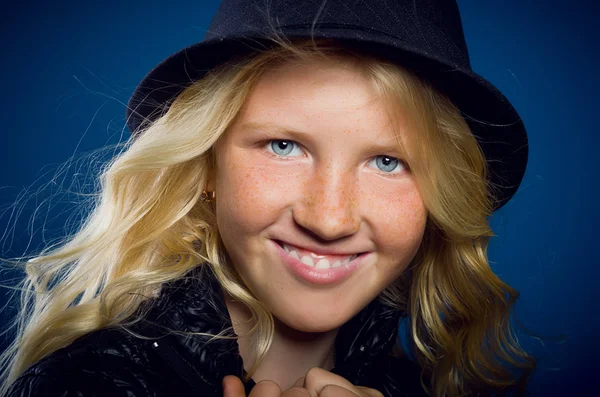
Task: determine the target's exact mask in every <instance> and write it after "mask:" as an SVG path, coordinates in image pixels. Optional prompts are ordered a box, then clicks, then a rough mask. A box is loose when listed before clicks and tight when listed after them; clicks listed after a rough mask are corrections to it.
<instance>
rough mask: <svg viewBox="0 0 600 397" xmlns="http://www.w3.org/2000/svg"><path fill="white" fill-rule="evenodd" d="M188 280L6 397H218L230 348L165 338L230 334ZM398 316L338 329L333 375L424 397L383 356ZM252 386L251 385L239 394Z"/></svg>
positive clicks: (47, 363)
mask: <svg viewBox="0 0 600 397" xmlns="http://www.w3.org/2000/svg"><path fill="white" fill-rule="evenodd" d="M198 269H199V268H198ZM190 276H191V277H184V278H182V279H180V280H177V281H175V282H173V283H170V284H166V285H165V286H163V288H162V290H161V293H160V296H159V297H157V298H153V299H152V300H154V301H155V302H152V300H151V301H148V302H149V303H155V304H154V305H151V306H150V309H149V311H148V313H147V314H146V315H145V316H144V320H143V321H141V322H139V323H136V324H134V325H132V326H129V327H127V328H122V327H112V328H105V329H101V330H98V331H94V332H91V333H89V334H87V335H85V336H83V337H81V338H79V339H77V340H75V341H74V342H73V343H72V344H70V345H68V346H67V347H65V348H62V349H60V350H58V351H56V352H54V353H52V354H50V355H49V356H47V357H45V358H43V359H42V360H40V361H39V362H37V363H36V364H34V365H33V366H31V367H30V368H29V369H28V370H27V371H25V372H24V373H23V374H22V375H21V376H20V377H19V378H18V379H17V380H16V381H15V382H14V383H13V384H12V386H11V388H10V390H9V392H8V395H7V396H8V397H17V396H28V397H33V396H48V397H53V396H57V397H58V396H61V397H71V396H78V397H91V396H113V397H119V396H127V397H138V396H139V397H141V396H144V397H148V396H154V397H162V396H165V397H166V396H168V397H175V396H182V397H184V396H185V397H192V396H194V397H195V396H202V397H222V396H223V390H222V387H221V381H222V379H223V377H224V376H225V375H229V374H233V375H237V376H239V377H240V378H241V376H242V375H243V374H244V373H245V372H244V367H243V362H242V359H241V357H240V355H239V350H238V346H237V343H236V341H235V340H226V339H218V340H215V341H213V342H211V343H207V344H205V342H206V341H207V339H208V338H207V337H200V336H185V335H179V334H173V333H171V334H166V331H165V330H164V329H165V328H168V329H172V330H176V331H192V332H205V333H210V334H217V333H219V332H220V331H222V330H224V329H226V328H228V327H229V326H231V320H230V318H229V315H228V312H227V308H226V306H225V301H224V298H223V293H222V290H221V288H220V286H219V284H218V283H217V281H216V279H215V278H214V276H212V275H210V272H204V271H198V270H194V271H192V272H190ZM207 298H212V299H207ZM211 301H214V303H215V305H216V306H215V305H213V304H210V302H211ZM141 309H143V307H142V308H141ZM399 316H400V313H398V312H397V311H394V310H391V309H390V308H388V307H385V306H384V305H382V304H381V303H379V302H377V301H376V300H375V301H373V302H371V303H370V304H369V305H368V306H367V307H366V308H365V309H363V310H362V311H361V312H360V313H358V314H357V315H356V316H355V317H354V318H352V319H351V320H350V321H348V322H347V323H346V324H344V326H342V328H341V329H340V332H339V333H338V336H337V338H336V341H335V368H334V369H333V370H332V372H334V373H336V374H338V375H340V376H342V377H344V378H346V379H348V380H349V381H350V382H352V383H353V384H355V385H362V386H367V387H372V388H375V389H378V390H380V391H381V392H382V393H383V394H384V395H386V396H388V397H400V396H421V395H425V394H424V392H423V390H422V389H421V386H420V370H419V368H417V366H415V365H414V364H413V363H412V362H410V361H409V360H407V359H402V358H393V357H391V356H390V355H389V353H390V351H391V347H392V345H393V343H394V342H395V340H396V338H397V332H398V320H399ZM132 333H135V334H137V335H141V336H145V337H148V336H152V337H153V338H152V339H143V338H140V337H138V336H135V335H133V334H132ZM156 337H158V339H157V338H156ZM253 386H254V382H253V381H252V380H250V382H248V383H247V384H246V390H247V391H248V392H249V390H250V389H251V388H252V387H253Z"/></svg>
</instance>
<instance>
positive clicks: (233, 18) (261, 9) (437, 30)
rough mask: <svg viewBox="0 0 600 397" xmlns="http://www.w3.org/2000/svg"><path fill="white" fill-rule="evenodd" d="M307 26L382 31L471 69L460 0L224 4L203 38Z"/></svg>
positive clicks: (236, 0) (227, 0)
mask: <svg viewBox="0 0 600 397" xmlns="http://www.w3.org/2000/svg"><path fill="white" fill-rule="evenodd" d="M307 27H311V28H312V29H314V32H319V30H320V29H324V28H326V29H328V30H331V29H335V28H336V27H338V28H340V29H348V28H351V29H355V30H359V31H360V30H363V31H365V32H377V33H380V34H383V35H387V36H389V37H390V38H393V39H399V40H402V41H404V42H405V43H406V44H408V45H409V46H410V47H413V48H415V49H419V52H422V53H426V54H427V53H428V54H430V56H431V57H433V58H438V59H443V60H444V63H446V64H448V65H452V66H456V67H461V68H466V69H471V66H470V62H469V54H468V50H467V45H466V42H465V36H464V32H463V28H462V22H461V19H460V13H459V10H458V5H457V4H456V1H455V0H420V1H415V0H354V1H349V0H223V1H222V2H221V5H220V6H219V9H218V10H217V13H216V14H215V16H214V18H213V20H212V23H211V25H210V27H209V29H208V32H207V34H206V36H205V38H204V40H212V39H216V38H219V37H228V38H230V37H245V36H248V35H249V34H252V35H253V36H259V35H268V34H269V33H271V32H272V28H276V29H277V30H279V29H283V30H284V31H287V32H289V31H290V30H293V29H294V28H297V29H302V30H304V31H305V30H306V28H307Z"/></svg>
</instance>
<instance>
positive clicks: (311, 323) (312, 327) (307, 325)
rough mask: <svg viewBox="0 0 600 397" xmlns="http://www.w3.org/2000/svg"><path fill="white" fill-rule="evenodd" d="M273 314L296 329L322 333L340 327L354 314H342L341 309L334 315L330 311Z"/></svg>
mask: <svg viewBox="0 0 600 397" xmlns="http://www.w3.org/2000/svg"><path fill="white" fill-rule="evenodd" d="M273 316H274V317H276V318H277V320H279V321H280V322H281V323H283V324H285V325H286V326H288V327H289V328H292V329H294V330H296V331H300V332H307V333H308V332H310V333H322V332H329V331H333V330H336V329H338V328H340V327H341V326H342V325H344V324H345V323H346V322H347V321H348V320H350V319H351V318H352V317H353V316H354V314H353V313H347V314H346V315H344V313H342V312H341V311H337V312H336V313H335V315H332V314H331V313H319V314H315V313H304V312H302V313H298V312H289V311H288V312H286V313H285V314H282V315H279V314H278V313H273Z"/></svg>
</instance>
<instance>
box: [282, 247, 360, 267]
mask: <svg viewBox="0 0 600 397" xmlns="http://www.w3.org/2000/svg"><path fill="white" fill-rule="evenodd" d="M283 249H284V250H285V251H286V252H287V253H289V254H290V256H292V257H294V258H296V259H299V260H300V262H302V263H304V264H305V265H308V266H311V267H314V268H316V269H329V268H331V267H338V266H342V265H345V264H347V263H348V262H350V261H353V260H354V259H356V258H357V257H358V254H354V255H348V256H346V257H345V258H342V259H336V260H334V261H333V263H331V261H330V260H329V259H327V258H323V256H322V255H317V254H315V253H307V254H304V252H307V251H304V252H303V251H302V250H300V249H299V248H296V247H294V246H291V245H287V244H283ZM298 251H300V252H303V255H302V256H301V255H300V254H299V253H298ZM313 256H318V257H315V258H313ZM315 260H316V261H317V263H315Z"/></svg>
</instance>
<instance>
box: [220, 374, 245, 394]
mask: <svg viewBox="0 0 600 397" xmlns="http://www.w3.org/2000/svg"><path fill="white" fill-rule="evenodd" d="M223 397H246V390H245V389H244V384H243V383H242V381H241V380H240V378H238V377H237V376H234V375H227V376H225V377H224V378H223Z"/></svg>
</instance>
